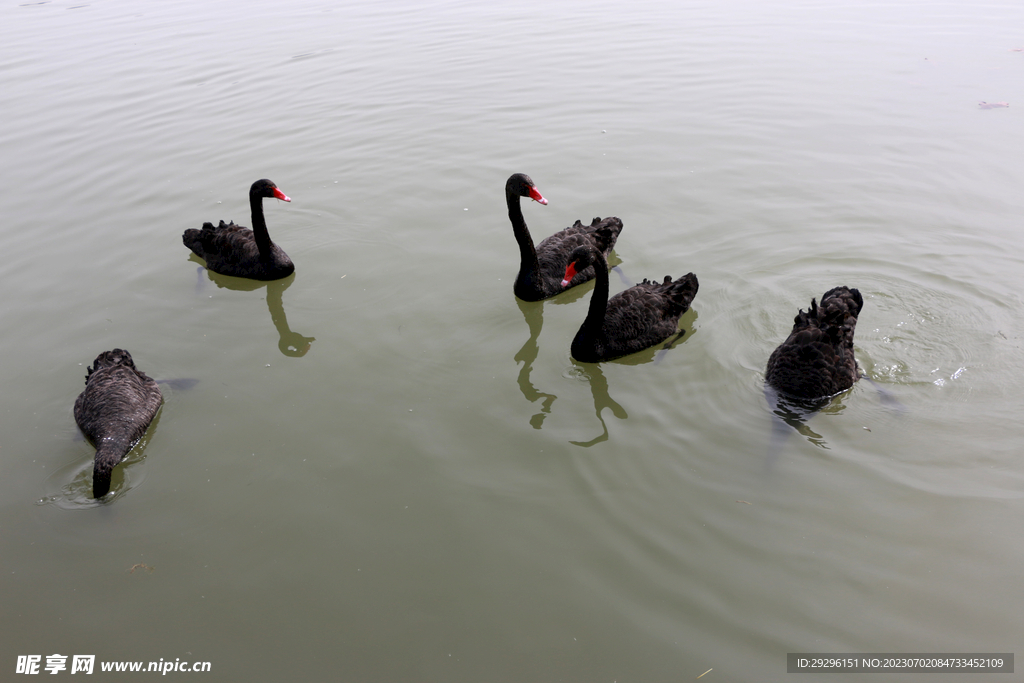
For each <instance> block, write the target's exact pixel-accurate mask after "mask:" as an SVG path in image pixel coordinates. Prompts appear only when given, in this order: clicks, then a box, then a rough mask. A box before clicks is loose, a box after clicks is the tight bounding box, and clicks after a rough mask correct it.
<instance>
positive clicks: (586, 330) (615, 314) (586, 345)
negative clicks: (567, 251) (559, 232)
mask: <svg viewBox="0 0 1024 683" xmlns="http://www.w3.org/2000/svg"><path fill="white" fill-rule="evenodd" d="M591 264H593V265H594V268H595V269H596V272H597V284H596V285H595V286H594V294H593V296H592V297H591V299H590V310H589V311H588V312H587V319H586V320H584V321H583V325H581V326H580V331H579V332H577V333H576V338H575V339H573V340H572V357H573V358H575V359H576V360H579V361H583V362H584V363H597V362H599V361H605V360H612V359H613V358H619V357H620V356H626V355H629V354H631V353H636V352H637V351H642V350H643V349H646V348H647V347H648V346H652V345H654V344H657V343H658V342H660V341H664V340H665V339H668V338H669V337H670V336H672V334H674V333H675V332H676V331H677V326H678V324H679V316H681V315H682V314H683V313H685V312H686V311H687V310H688V309H689V308H690V303H691V302H693V297H695V296H696V295H697V286H698V284H697V276H696V275H694V274H693V273H687V274H686V275H684V276H682V277H681V278H679V279H678V280H676V281H675V282H673V281H672V278H671V277H669V276H665V281H664V282H650V281H648V280H644V281H643V282H641V283H640V284H638V285H635V286H633V287H630V288H629V289H627V290H626V291H624V292H620V293H619V294H616V295H615V296H614V297H612V298H611V300H609V299H608V264H607V262H606V261H605V258H604V254H602V253H601V252H600V251H598V250H597V249H595V248H594V247H593V246H592V245H589V244H587V245H583V246H581V247H577V248H576V249H574V250H573V252H572V254H571V255H570V256H569V265H568V266H567V267H566V269H565V278H564V279H563V280H562V284H563V285H565V286H568V285H569V283H570V282H571V281H572V279H573V277H574V276H575V275H576V274H578V273H579V271H581V270H583V269H584V268H588V267H590V266H591Z"/></svg>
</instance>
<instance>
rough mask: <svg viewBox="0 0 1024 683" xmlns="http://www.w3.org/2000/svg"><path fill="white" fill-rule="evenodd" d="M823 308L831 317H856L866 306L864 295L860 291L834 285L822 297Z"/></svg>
mask: <svg viewBox="0 0 1024 683" xmlns="http://www.w3.org/2000/svg"><path fill="white" fill-rule="evenodd" d="M821 308H823V309H825V315H826V316H827V317H829V318H836V319H843V318H845V317H847V316H850V317H853V318H856V317H857V316H859V315H860V309H862V308H864V297H862V296H861V295H860V291H859V290H856V289H850V288H849V287H833V288H832V289H830V290H828V291H827V292H825V294H824V295H823V296H822V297H821Z"/></svg>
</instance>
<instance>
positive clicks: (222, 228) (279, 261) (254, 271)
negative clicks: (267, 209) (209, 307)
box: [181, 179, 295, 280]
mask: <svg viewBox="0 0 1024 683" xmlns="http://www.w3.org/2000/svg"><path fill="white" fill-rule="evenodd" d="M264 197H276V198H277V199H283V200H284V201H286V202H290V201H291V199H289V198H288V197H287V196H286V195H285V194H284V193H283V192H281V190H279V189H277V185H275V184H274V183H273V182H272V181H270V180H267V179H263V180H257V181H256V182H255V183H253V184H252V187H251V188H249V207H250V208H251V209H252V230H250V229H249V228H246V227H244V226H241V225H236V224H235V223H233V222H232V223H225V222H224V221H221V222H220V225H218V226H217V227H214V226H213V223H203V229H202V230H196V229H195V228H190V229H188V230H186V231H185V233H184V234H183V235H182V236H181V240H182V242H184V243H185V246H186V247H188V248H189V249H191V250H192V251H194V252H195V253H196V255H197V256H199V257H200V258H203V259H205V260H206V267H207V268H209V269H210V270H212V271H213V272H215V273H220V274H221V275H233V276H235V277H246V278H250V279H252V280H280V279H281V278H283V277H288V276H289V275H291V274H292V273H293V272H294V271H295V265H294V264H293V263H292V260H291V259H290V258H288V254H286V253H284V250H282V249H281V247H279V246H277V245H276V244H274V243H273V241H271V239H270V233H269V232H267V221H266V220H265V219H264V218H263V198H264Z"/></svg>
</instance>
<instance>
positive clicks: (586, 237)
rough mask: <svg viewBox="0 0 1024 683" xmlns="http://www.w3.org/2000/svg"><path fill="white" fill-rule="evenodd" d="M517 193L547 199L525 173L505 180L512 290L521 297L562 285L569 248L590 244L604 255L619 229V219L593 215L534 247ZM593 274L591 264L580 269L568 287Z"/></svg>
mask: <svg viewBox="0 0 1024 683" xmlns="http://www.w3.org/2000/svg"><path fill="white" fill-rule="evenodd" d="M520 197H530V198H531V199H535V200H536V201H539V202H540V203H541V204H547V203H548V201H547V200H546V199H544V197H542V196H541V194H540V192H538V191H537V188H536V187H535V186H534V184H533V181H532V180H530V177H529V176H527V175H524V174H522V173H515V174H513V175H512V176H511V177H510V178H509V179H508V182H506V183H505V200H506V202H507V203H508V218H509V220H510V221H512V231H513V232H514V233H515V236H516V242H518V243H519V258H520V262H519V275H517V276H516V283H515V287H514V291H515V293H516V296H518V297H519V298H520V299H523V300H524V301H540V300H541V299H547V298H549V297H552V296H554V295H556V294H558V293H559V292H561V291H563V290H564V289H565V287H562V275H563V274H564V273H565V267H566V266H567V265H569V254H571V253H572V250H573V249H575V248H576V247H579V246H583V245H584V244H592V245H594V246H595V247H596V248H597V249H598V250H600V252H601V253H602V254H603V255H604V256H605V258H607V257H608V254H609V253H611V250H612V248H613V247H614V246H615V240H617V239H618V238H619V233H620V232H622V221H620V220H619V219H618V218H615V217H612V216H609V217H608V218H605V219H604V220H601V219H600V218H595V219H594V220H593V222H591V224H590V225H583V224H582V223H580V222H579V221H576V223H575V224H574V225H572V226H571V227H568V228H566V229H565V230H562V231H561V232H556V233H555V234H554V235H552V236H551V237H548V238H547V239H545V240H543V241H542V242H541V243H540V244H538V245H537V246H536V247H534V246H533V238H532V237H530V231H529V230H528V229H527V227H526V221H525V220H523V210H522V207H520V205H519V198H520ZM593 278H594V269H593V268H586V269H583V270H581V271H580V272H578V273H577V274H576V276H575V277H573V279H572V281H571V282H570V283H569V287H575V286H576V285H579V284H583V283H584V282H586V281H588V280H592V279H593Z"/></svg>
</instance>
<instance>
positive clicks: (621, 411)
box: [569, 361, 629, 448]
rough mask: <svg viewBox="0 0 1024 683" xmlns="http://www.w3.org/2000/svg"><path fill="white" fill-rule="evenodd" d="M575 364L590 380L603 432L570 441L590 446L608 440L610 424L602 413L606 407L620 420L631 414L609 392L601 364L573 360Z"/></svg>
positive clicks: (576, 444) (578, 444) (591, 391)
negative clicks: (586, 438) (588, 437)
mask: <svg viewBox="0 0 1024 683" xmlns="http://www.w3.org/2000/svg"><path fill="white" fill-rule="evenodd" d="M573 365H575V366H576V367H577V368H578V369H579V370H580V371H581V372H583V373H585V374H586V376H587V377H588V379H589V380H590V393H591V394H592V395H593V397H594V412H595V413H596V414H597V419H598V421H599V422H600V423H601V429H602V432H601V434H599V435H598V436H596V437H594V438H593V439H591V440H590V441H570V442H569V443H571V444H572V445H574V446H582V447H584V448H589V447H591V446H593V445H594V444H598V443H601V442H602V441H607V440H608V425H607V424H605V422H604V417H603V416H602V415H601V413H602V412H604V409H605V408H611V410H612V415H614V416H615V417H617V418H619V419H620V420H625V419H626V418H628V417H629V415H627V414H626V410H625V408H623V407H622V406H620V405H619V404H618V403H616V402H615V400H614V399H613V398H612V397H611V395H610V394H609V393H608V380H607V378H605V376H604V373H603V372H602V371H601V366H600V365H587V366H586V367H584V366H582V365H580V364H579V363H577V362H576V361H573Z"/></svg>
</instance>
